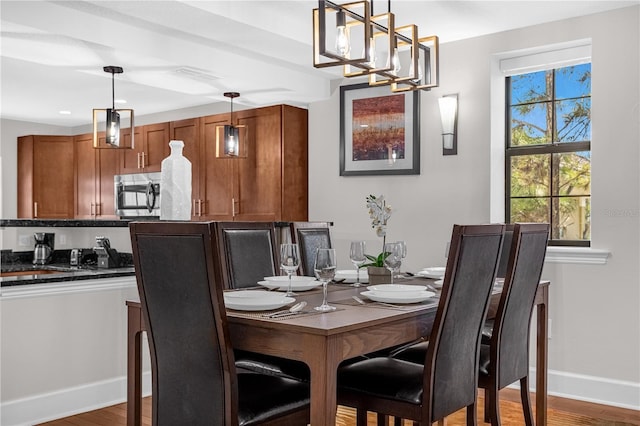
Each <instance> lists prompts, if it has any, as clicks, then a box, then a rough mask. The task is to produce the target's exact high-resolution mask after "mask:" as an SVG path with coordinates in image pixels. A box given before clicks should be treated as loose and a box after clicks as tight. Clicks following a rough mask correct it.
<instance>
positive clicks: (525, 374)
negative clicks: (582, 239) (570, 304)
mask: <svg viewBox="0 0 640 426" xmlns="http://www.w3.org/2000/svg"><path fill="white" fill-rule="evenodd" d="M548 238H549V225H548V224H539V223H536V224H533V223H528V224H515V228H514V231H513V241H512V244H511V251H510V256H509V264H508V266H507V273H506V277H505V281H504V285H503V288H502V294H501V296H500V301H499V303H498V309H497V311H496V316H495V318H494V321H493V329H492V332H491V336H490V341H489V344H484V343H483V344H482V345H481V348H480V366H479V368H480V376H479V378H478V380H479V386H480V387H482V388H484V389H485V419H484V420H485V422H489V421H490V422H491V424H492V425H494V426H495V425H499V424H500V410H499V398H498V394H499V390H500V389H502V388H504V387H505V386H508V385H510V384H511V383H513V382H516V381H519V382H520V397H521V400H522V408H523V414H524V419H525V424H526V425H527V426H532V425H533V424H534V422H533V414H532V411H531V400H530V398H529V328H530V324H531V315H532V313H533V305H534V301H535V295H536V291H537V287H538V284H539V282H540V277H541V275H542V268H543V266H544V259H545V254H546V250H547V241H548ZM483 337H484V336H483Z"/></svg>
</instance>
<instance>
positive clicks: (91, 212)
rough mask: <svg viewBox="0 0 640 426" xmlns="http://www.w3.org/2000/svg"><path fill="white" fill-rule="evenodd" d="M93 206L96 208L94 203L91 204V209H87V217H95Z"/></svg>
mask: <svg viewBox="0 0 640 426" xmlns="http://www.w3.org/2000/svg"><path fill="white" fill-rule="evenodd" d="M95 206H96V205H95V203H91V207H89V215H91V216H95V214H94V210H95Z"/></svg>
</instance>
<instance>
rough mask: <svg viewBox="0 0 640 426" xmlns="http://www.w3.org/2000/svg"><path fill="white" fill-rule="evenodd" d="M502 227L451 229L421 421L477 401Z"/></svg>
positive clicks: (431, 345)
mask: <svg viewBox="0 0 640 426" xmlns="http://www.w3.org/2000/svg"><path fill="white" fill-rule="evenodd" d="M503 229H504V225H472V226H460V225H455V226H454V227H453V233H452V237H451V244H450V248H449V256H448V257H447V269H446V272H445V276H444V283H443V286H442V293H441V295H440V302H439V304H438V309H437V311H436V317H435V320H434V324H433V328H432V332H431V335H430V336H429V346H428V349H427V353H426V360H425V376H424V377H425V379H424V380H425V383H424V394H423V398H424V404H423V407H424V408H423V410H425V411H424V413H423V415H424V416H425V417H423V419H425V418H427V417H428V416H429V415H430V420H432V421H435V420H437V419H441V418H444V417H445V416H447V415H449V414H451V413H453V412H455V411H457V410H459V409H461V408H463V407H467V406H469V405H470V404H473V403H474V402H475V400H476V396H477V385H478V358H479V349H480V336H481V331H482V325H483V323H484V320H485V317H486V314H487V309H488V305H489V303H488V302H489V297H490V296H491V290H492V288H493V283H494V281H495V277H496V272H497V268H498V256H499V254H500V249H501V246H502V238H503ZM428 401H431V403H430V404H429V402H428Z"/></svg>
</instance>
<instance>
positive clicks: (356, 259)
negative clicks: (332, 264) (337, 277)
mask: <svg viewBox="0 0 640 426" xmlns="http://www.w3.org/2000/svg"><path fill="white" fill-rule="evenodd" d="M349 259H351V263H353V265H354V266H355V267H356V282H355V283H353V286H354V287H360V266H362V265H364V263H365V262H366V261H367V257H366V256H365V255H364V241H351V250H349Z"/></svg>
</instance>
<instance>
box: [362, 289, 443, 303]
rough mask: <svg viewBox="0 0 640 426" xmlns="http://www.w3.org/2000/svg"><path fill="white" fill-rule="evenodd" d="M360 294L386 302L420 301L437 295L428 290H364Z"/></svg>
mask: <svg viewBox="0 0 640 426" xmlns="http://www.w3.org/2000/svg"><path fill="white" fill-rule="evenodd" d="M360 294H361V295H363V296H365V297H367V298H369V299H371V300H373V301H376V302H386V303H418V302H423V301H425V300H427V299H430V298H432V297H433V296H435V295H436V294H435V293H434V292H432V291H426V290H425V291H422V292H420V293H417V294H413V293H409V294H403V293H396V294H393V293H376V292H375V291H363V292H362V293H360Z"/></svg>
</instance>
